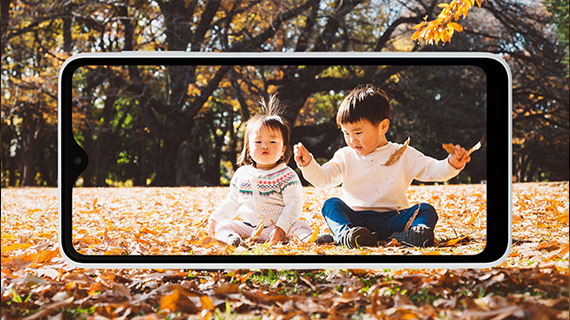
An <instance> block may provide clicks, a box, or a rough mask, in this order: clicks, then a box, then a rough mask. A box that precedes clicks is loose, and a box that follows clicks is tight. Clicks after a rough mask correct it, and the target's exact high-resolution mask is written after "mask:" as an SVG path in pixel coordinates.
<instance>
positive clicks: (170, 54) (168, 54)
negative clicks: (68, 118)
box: [63, 51, 508, 67]
mask: <svg viewBox="0 0 570 320" xmlns="http://www.w3.org/2000/svg"><path fill="white" fill-rule="evenodd" d="M125 57H127V58H128V57H133V58H139V57H144V58H153V57H155V58H210V57H215V58H224V57H227V58H248V57H255V58H259V57H268V58H303V57H307V58H319V57H334V58H375V57H378V58H477V57H478V58H490V59H494V60H497V61H499V62H500V63H501V64H503V65H504V66H505V67H508V65H507V64H506V62H505V60H504V59H503V58H502V57H501V56H500V55H498V54H494V53H490V52H463V51H456V52H186V51H121V52H82V53H77V54H74V55H72V56H71V57H69V58H68V59H67V60H66V62H65V63H64V65H63V66H65V65H66V63H68V62H71V61H73V60H77V59H82V58H125Z"/></svg>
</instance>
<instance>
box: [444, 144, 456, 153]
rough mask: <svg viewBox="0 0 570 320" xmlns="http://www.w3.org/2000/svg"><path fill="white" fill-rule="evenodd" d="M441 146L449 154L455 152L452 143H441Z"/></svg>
mask: <svg viewBox="0 0 570 320" xmlns="http://www.w3.org/2000/svg"><path fill="white" fill-rule="evenodd" d="M441 146H442V147H443V149H445V151H447V153H449V154H453V153H454V152H455V146H454V145H453V143H443V144H442V145H441Z"/></svg>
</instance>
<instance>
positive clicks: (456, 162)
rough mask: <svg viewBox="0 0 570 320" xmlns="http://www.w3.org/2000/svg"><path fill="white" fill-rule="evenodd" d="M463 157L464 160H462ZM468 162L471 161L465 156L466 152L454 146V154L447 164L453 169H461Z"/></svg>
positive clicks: (458, 146)
mask: <svg viewBox="0 0 570 320" xmlns="http://www.w3.org/2000/svg"><path fill="white" fill-rule="evenodd" d="M463 157H465V158H464V159H463ZM469 161H471V157H470V156H468V155H467V150H465V148H463V147H461V146H460V145H456V146H455V152H453V154H452V155H451V157H449V164H450V165H451V166H453V167H454V168H455V169H461V168H463V167H464V166H465V164H466V163H467V162H469Z"/></svg>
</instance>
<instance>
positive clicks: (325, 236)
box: [315, 233, 334, 244]
mask: <svg viewBox="0 0 570 320" xmlns="http://www.w3.org/2000/svg"><path fill="white" fill-rule="evenodd" d="M333 242H334V237H333V235H332V234H330V233H321V234H319V236H318V237H317V240H315V243H316V244H327V243H333Z"/></svg>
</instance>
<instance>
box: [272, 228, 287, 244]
mask: <svg viewBox="0 0 570 320" xmlns="http://www.w3.org/2000/svg"><path fill="white" fill-rule="evenodd" d="M284 239H285V231H283V229H281V228H279V227H278V226H275V230H273V231H271V234H270V235H269V241H271V243H273V244H276V243H277V242H283V240H284Z"/></svg>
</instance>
